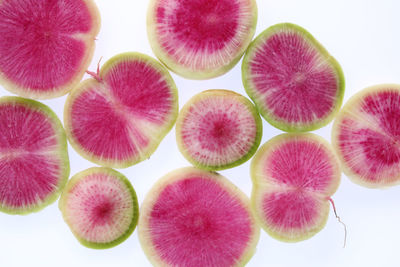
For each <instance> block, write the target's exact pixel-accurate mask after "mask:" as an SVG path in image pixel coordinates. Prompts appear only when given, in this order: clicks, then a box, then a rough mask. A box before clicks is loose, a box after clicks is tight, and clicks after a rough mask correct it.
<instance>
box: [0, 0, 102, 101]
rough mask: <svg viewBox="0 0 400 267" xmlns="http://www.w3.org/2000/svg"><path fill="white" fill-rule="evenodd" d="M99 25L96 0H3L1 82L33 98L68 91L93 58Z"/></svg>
mask: <svg viewBox="0 0 400 267" xmlns="http://www.w3.org/2000/svg"><path fill="white" fill-rule="evenodd" d="M99 27H100V17H99V14H98V10H97V7H96V6H95V4H94V3H93V2H92V1H91V0H60V1H50V0H4V1H1V2H0V83H1V84H2V85H3V86H4V87H5V88H6V89H7V90H9V91H11V92H14V93H17V94H19V95H22V96H28V97H34V98H40V99H44V98H53V97H57V96H61V95H64V94H65V93H67V92H68V91H69V90H71V89H72V87H74V86H75V85H76V84H78V83H79V81H80V80H81V78H82V76H83V74H84V72H85V70H86V68H87V66H88V65H89V63H90V60H91V57H92V54H93V49H94V38H95V36H96V35H97V33H98V31H99Z"/></svg>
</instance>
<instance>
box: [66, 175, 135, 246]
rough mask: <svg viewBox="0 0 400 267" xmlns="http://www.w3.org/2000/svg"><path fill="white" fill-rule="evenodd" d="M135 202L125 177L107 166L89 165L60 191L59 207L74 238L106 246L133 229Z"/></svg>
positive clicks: (123, 237) (115, 243)
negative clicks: (91, 166) (90, 166)
mask: <svg viewBox="0 0 400 267" xmlns="http://www.w3.org/2000/svg"><path fill="white" fill-rule="evenodd" d="M138 207H139V205H138V201H137V197H136V193H135V190H134V189H133V187H132V185H131V183H130V182H129V180H128V179H127V178H126V177H125V176H124V175H122V174H121V173H119V172H117V171H115V170H113V169H110V168H98V167H97V168H90V169H87V170H85V171H82V172H80V173H78V174H76V175H74V176H73V177H72V178H71V180H70V181H69V182H68V184H67V186H66V188H65V190H64V191H63V193H62V195H61V198H60V201H59V208H60V210H61V212H62V215H63V218H64V220H65V222H66V223H67V224H68V226H69V227H70V229H71V231H72V233H73V234H74V235H75V237H76V238H77V239H78V241H79V242H80V243H81V244H82V245H84V246H86V247H89V248H95V249H106V248H111V247H114V246H116V245H118V244H120V243H122V242H123V241H124V240H126V239H127V238H128V237H129V236H130V235H131V234H132V232H133V231H134V229H135V227H136V224H137V220H138V216H139V209H138Z"/></svg>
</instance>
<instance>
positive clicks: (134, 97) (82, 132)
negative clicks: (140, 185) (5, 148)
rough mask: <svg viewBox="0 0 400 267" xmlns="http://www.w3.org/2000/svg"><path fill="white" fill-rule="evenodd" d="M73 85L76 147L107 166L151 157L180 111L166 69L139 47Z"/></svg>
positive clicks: (69, 118)
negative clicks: (137, 49) (141, 52)
mask: <svg viewBox="0 0 400 267" xmlns="http://www.w3.org/2000/svg"><path fill="white" fill-rule="evenodd" d="M94 75H95V77H94V78H92V79H88V80H86V81H84V82H83V83H81V84H80V85H79V86H78V87H77V88H75V89H74V90H73V91H72V92H71V94H70V95H69V96H68V98H67V101H66V104H65V109H64V122H65V128H66V131H67V136H68V139H69V141H70V142H71V145H72V146H73V147H74V148H75V150H76V151H77V152H78V153H80V154H81V155H82V156H83V157H85V158H86V159H88V160H90V161H93V162H95V163H98V164H100V165H103V166H109V167H116V168H125V167H128V166H131V165H133V164H136V163H138V162H140V161H142V160H144V159H147V158H148V157H149V156H150V155H151V154H152V153H153V152H154V151H155V149H156V148H157V146H158V144H159V143H160V142H161V140H162V139H163V138H164V136H165V135H166V134H167V133H168V132H169V131H170V129H171V128H172V126H173V124H174V123H175V120H176V117H177V114H178V95H177V94H178V93H177V89H176V86H175V83H174V81H173V80H172V77H171V76H170V75H169V73H168V71H167V70H165V68H164V67H163V66H162V65H161V64H159V63H158V62H157V61H155V60H154V59H152V58H150V57H148V56H146V55H143V54H139V53H123V54H119V55H117V56H115V57H113V58H111V59H110V60H109V61H107V62H106V64H104V66H103V67H102V68H101V70H100V72H99V74H94Z"/></svg>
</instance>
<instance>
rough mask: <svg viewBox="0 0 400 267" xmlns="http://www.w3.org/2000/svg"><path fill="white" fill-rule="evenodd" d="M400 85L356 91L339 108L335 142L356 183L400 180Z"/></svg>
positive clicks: (389, 183) (375, 184)
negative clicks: (340, 108) (341, 107)
mask: <svg viewBox="0 0 400 267" xmlns="http://www.w3.org/2000/svg"><path fill="white" fill-rule="evenodd" d="M399 118H400V85H394V84H393V85H391V84H386V85H376V86H372V87H369V88H367V89H365V90H363V91H361V92H359V93H358V94H356V95H354V96H353V97H352V98H351V99H350V100H349V101H348V102H347V103H346V105H345V106H344V107H343V109H342V110H341V111H340V113H339V115H338V117H337V118H336V120H335V123H334V126H333V129H332V143H333V145H334V148H335V150H336V151H337V154H338V155H339V159H340V160H341V162H342V166H343V171H344V172H345V174H346V175H347V176H348V177H349V178H350V179H351V180H352V181H353V182H355V183H357V184H359V185H362V186H366V187H370V188H381V187H388V186H393V185H396V184H398V183H399V182H400V164H399V163H400V126H399V125H400V124H399Z"/></svg>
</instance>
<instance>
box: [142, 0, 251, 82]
mask: <svg viewBox="0 0 400 267" xmlns="http://www.w3.org/2000/svg"><path fill="white" fill-rule="evenodd" d="M256 24H257V5H256V1H255V0H151V1H150V4H149V8H148V14H147V33H148V38H149V42H150V45H151V47H152V49H153V52H154V54H155V55H156V56H157V57H158V58H159V59H160V61H161V62H163V63H164V64H165V65H166V66H167V67H168V68H170V69H171V70H172V71H174V72H176V73H177V74H179V75H181V76H183V77H185V78H189V79H210V78H214V77H217V76H220V75H222V74H224V73H226V72H227V71H229V70H230V69H231V68H233V66H235V65H236V63H237V62H238V61H239V59H240V58H241V57H242V55H243V53H244V52H245V51H246V49H247V47H248V45H249V44H250V42H251V40H252V38H253V36H254V33H255V29H256Z"/></svg>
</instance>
